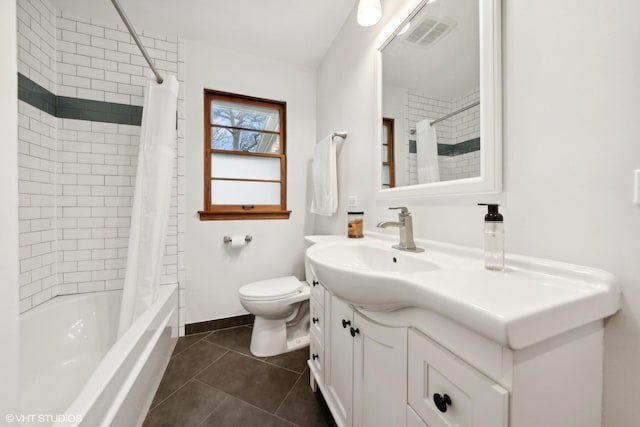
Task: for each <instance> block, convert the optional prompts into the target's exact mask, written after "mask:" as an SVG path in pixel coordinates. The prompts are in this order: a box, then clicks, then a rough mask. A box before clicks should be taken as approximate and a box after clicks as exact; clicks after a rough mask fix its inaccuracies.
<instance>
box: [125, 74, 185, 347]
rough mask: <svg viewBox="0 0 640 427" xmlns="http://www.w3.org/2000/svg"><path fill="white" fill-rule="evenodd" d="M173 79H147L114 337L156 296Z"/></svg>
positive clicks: (172, 131) (170, 155)
mask: <svg viewBox="0 0 640 427" xmlns="http://www.w3.org/2000/svg"><path fill="white" fill-rule="evenodd" d="M177 103H178V81H177V80H176V78H175V77H173V76H167V77H166V78H165V79H164V81H163V83H161V84H158V83H156V82H155V81H149V83H148V84H147V90H146V96H145V100H144V108H143V110H142V130H141V133H140V147H139V149H138V168H137V172H136V186H135V191H134V195H133V209H132V212H131V227H130V232H129V249H128V256H127V267H126V273H125V278H124V291H123V294H122V305H121V309H120V323H119V325H118V337H120V336H122V334H124V333H125V332H126V330H127V329H128V328H129V326H130V325H131V323H133V321H134V320H135V319H136V318H137V317H138V316H139V315H140V314H141V313H142V312H144V311H145V309H146V308H147V307H149V306H150V305H151V304H152V303H153V302H154V300H155V299H156V296H157V292H158V287H159V286H160V273H161V268H162V257H163V254H164V243H165V236H166V231H167V220H168V217H169V207H170V204H171V178H172V176H173V166H174V163H175V150H174V145H175V143H176V137H177V134H176V109H177Z"/></svg>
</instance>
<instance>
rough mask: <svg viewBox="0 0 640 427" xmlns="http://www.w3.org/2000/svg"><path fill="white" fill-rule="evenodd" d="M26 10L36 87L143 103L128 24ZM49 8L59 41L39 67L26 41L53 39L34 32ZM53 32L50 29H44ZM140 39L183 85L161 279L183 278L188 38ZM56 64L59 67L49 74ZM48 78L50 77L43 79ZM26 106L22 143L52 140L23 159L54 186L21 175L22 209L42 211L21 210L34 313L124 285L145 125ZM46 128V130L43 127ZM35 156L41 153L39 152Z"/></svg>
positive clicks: (26, 0) (143, 78)
mask: <svg viewBox="0 0 640 427" xmlns="http://www.w3.org/2000/svg"><path fill="white" fill-rule="evenodd" d="M18 7H19V9H21V12H20V13H19V16H18V20H19V24H18V26H19V28H18V31H19V33H20V32H21V31H22V33H23V36H22V37H20V36H19V44H20V43H22V45H21V46H20V48H21V49H19V53H18V55H19V59H20V61H19V63H20V64H21V65H20V70H19V71H20V73H22V74H24V75H25V76H27V77H29V78H32V76H36V79H38V80H36V79H33V80H34V81H35V82H36V83H38V84H40V85H41V86H43V87H45V88H47V89H49V90H51V91H52V92H54V93H55V94H56V95H58V96H65V97H70V98H79V99H89V100H94V101H104V102H112V103H118V104H127V105H136V106H142V105H143V103H144V93H143V92H144V87H145V86H146V82H147V80H148V78H150V77H151V76H152V74H151V71H150V70H149V68H148V66H147V64H146V62H145V61H144V58H143V57H142V56H141V55H140V52H139V50H138V48H137V46H135V44H134V42H133V40H132V39H131V36H130V35H129V33H128V32H127V30H126V28H124V26H122V25H117V24H110V23H104V22H99V21H96V20H94V19H91V18H86V17H82V16H76V15H70V14H66V13H65V12H64V11H63V12H57V13H56V11H55V10H54V8H53V7H51V5H50V4H49V3H48V1H47V0H18ZM44 11H46V12H47V13H48V15H47V18H46V19H45V21H46V22H52V23H53V24H52V25H48V26H47V28H48V29H49V30H50V31H52V32H53V37H50V38H49V39H47V41H48V42H51V43H52V44H53V46H51V48H50V49H48V50H47V52H48V54H49V56H48V58H49V61H48V62H44V63H43V64H36V63H35V62H34V61H33V59H32V57H34V58H37V57H36V56H35V55H34V54H31V53H30V52H31V51H30V50H28V49H27V47H29V48H30V47H31V45H30V44H27V43H26V42H27V41H28V42H29V43H32V44H33V45H34V46H39V45H41V44H43V43H45V42H43V41H42V38H41V36H40V34H39V33H38V32H37V31H35V30H31V26H34V23H40V22H41V21H42V20H43V18H42V16H41V15H42V13H43V12H44ZM35 13H38V14H39V15H34V14H35ZM34 16H35V17H34ZM27 17H28V19H27ZM21 19H22V20H23V21H22V22H23V24H22V25H21V24H20V20H21ZM25 20H26V21H28V22H24V21H25ZM27 24H29V25H27ZM27 30H29V31H27ZM45 34H49V33H47V31H46V30H45ZM141 39H142V41H143V44H144V45H145V47H147V49H148V51H149V54H150V55H151V57H152V58H153V59H154V61H155V63H156V66H157V68H158V69H159V70H160V72H161V73H162V74H165V75H168V74H172V75H176V76H177V77H178V80H179V81H180V82H181V85H180V94H179V101H178V110H179V111H178V140H177V141H176V150H177V153H178V156H177V159H176V166H175V168H174V179H173V189H172V199H171V211H170V218H169V227H168V231H167V239H166V246H165V254H164V260H163V271H162V273H163V275H162V279H161V283H162V284H170V283H178V282H179V271H182V272H183V271H184V267H183V266H184V259H183V256H182V255H181V253H182V252H183V251H184V238H183V237H184V228H183V226H184V218H183V216H184V210H183V209H179V208H178V205H179V202H184V166H183V165H184V125H185V120H186V118H185V114H184V84H183V83H184V44H183V43H182V42H181V41H179V40H178V39H177V38H176V37H172V36H166V35H162V34H156V33H150V32H146V31H143V32H142V35H141ZM47 46H48V44H47ZM34 52H36V51H35V50H34ZM27 54H29V56H27ZM21 55H22V56H21ZM43 59H44V58H43ZM32 65H33V66H32ZM35 65H39V67H35ZM46 66H48V68H47V67H46ZM27 67H29V68H27ZM49 68H52V69H53V70H54V71H53V72H52V73H49V72H47V71H46V70H48V69H49ZM43 70H44V71H43ZM41 76H48V77H49V78H51V79H50V80H48V81H46V82H45V81H43V80H42V77H41ZM43 83H46V84H43ZM20 106H21V121H20V123H21V129H24V130H23V131H22V134H23V138H22V139H24V140H25V141H26V142H25V143H29V144H32V145H38V146H40V145H42V144H47V149H48V150H49V152H48V153H46V152H44V153H43V152H42V151H37V150H36V149H30V151H29V153H31V152H34V153H35V155H37V156H40V157H36V158H37V159H39V160H37V161H34V160H27V159H23V161H25V162H27V161H28V165H29V166H31V167H35V166H38V167H40V168H41V169H43V171H42V172H41V171H40V170H38V172H37V173H36V174H35V176H36V178H38V179H41V180H45V181H46V182H44V183H39V184H45V185H46V186H44V187H43V185H39V184H34V183H32V182H31V181H27V180H26V179H32V175H34V174H33V173H31V172H30V171H32V170H33V169H29V174H27V171H26V170H24V171H23V172H22V174H21V179H22V178H25V179H22V180H21V191H20V192H21V201H23V202H24V204H25V205H24V207H25V208H27V207H28V208H34V206H33V205H34V203H40V204H42V205H43V206H39V207H38V209H39V210H38V211H36V209H30V210H24V212H23V216H21V232H23V234H24V236H23V235H22V234H21V237H22V240H23V243H24V247H25V249H21V250H22V251H23V255H24V258H23V259H22V261H23V263H24V271H23V281H22V282H21V306H22V310H23V311H24V310H28V309H29V308H31V307H33V306H35V305H37V304H38V303H41V302H43V301H46V300H47V299H48V298H51V297H53V296H55V295H61V294H73V293H82V292H93V291H102V290H111V289H119V288H122V285H123V280H124V274H125V266H126V257H127V246H128V235H129V225H130V218H131V206H132V201H133V200H132V198H133V190H134V184H135V175H136V166H137V155H138V145H139V138H140V127H139V126H135V125H125V124H117V123H104V122H99V121H88V120H75V119H66V118H58V119H56V118H54V117H53V116H50V115H48V114H46V113H43V112H41V111H39V110H38V109H36V108H34V107H31V106H30V105H28V104H26V103H24V102H22V101H20ZM45 115H46V116H48V117H44V116H45ZM23 116H24V117H23ZM43 117H44V118H43ZM43 124H44V125H46V126H48V127H47V128H45V127H44V126H43ZM34 132H41V133H47V134H48V135H47V137H46V138H43V137H42V134H38V135H40V137H36V136H34V135H33V133H34ZM52 132H53V136H52ZM34 141H37V142H39V144H36V143H35V142H34ZM21 144H22V145H24V143H21ZM29 148H30V147H26V148H25V150H27V149H29ZM45 155H46V156H45ZM29 156H31V157H34V155H31V154H29ZM43 157H47V158H46V159H45V158H43ZM44 160H46V161H47V162H49V163H45V162H44ZM25 169H27V168H26V167H25ZM45 172H47V173H48V174H46V173H45ZM43 173H44V176H43ZM45 178H46V179H45ZM23 181H24V182H23ZM43 188H44V190H43ZM23 190H24V191H23ZM27 190H28V191H30V193H26V191H27ZM45 190H46V191H45ZM45 192H46V194H42V196H44V195H46V196H48V198H42V197H40V198H34V197H33V195H36V196H41V194H40V193H45ZM27 194H29V196H28V197H27ZM179 194H180V197H179ZM26 203H29V204H30V205H29V206H27V205H26ZM48 205H51V206H48ZM21 206H22V205H21ZM47 208H50V209H49V210H47ZM45 214H50V215H51V216H52V218H51V219H50V221H49V222H36V223H32V222H31V221H40V220H42V219H44V218H42V217H43V216H44V215H45ZM180 223H182V228H181V227H180ZM47 225H49V228H46V229H44V230H43V231H39V232H40V234H41V236H40V237H41V238H40V239H36V238H35V236H33V235H32V234H27V233H34V228H35V229H38V230H39V228H38V227H45V226H47ZM47 231H52V232H51V233H46V232H47ZM51 236H53V237H51ZM45 237H46V238H51V239H52V240H51V241H50V242H49V243H50V246H48V247H49V248H50V249H49V250H50V251H51V252H46V253H44V255H46V254H48V253H53V254H54V255H53V256H50V257H48V258H46V261H51V260H53V261H52V264H51V266H50V269H51V271H52V274H51V276H52V278H51V279H46V277H45V278H43V277H42V275H43V274H44V273H45V271H41V270H40V269H41V268H42V267H43V266H44V263H43V262H44V261H45V260H32V258H33V257H34V256H39V257H44V255H43V254H41V251H43V250H45V249H46V248H47V247H44V246H43V247H41V246H37V247H36V248H33V245H41V244H42V243H44V240H43V238H45ZM26 247H28V249H26ZM34 249H35V252H34ZM34 253H36V254H39V255H34ZM56 260H57V262H56ZM27 273H28V274H27ZM181 276H182V277H183V276H184V273H182V274H181ZM47 277H48V276H47ZM45 279H46V286H48V287H47V288H44V286H45V282H40V283H39V284H38V282H37V281H38V280H41V281H42V280H45ZM23 288H24V291H23ZM180 288H181V292H180V298H179V300H180V308H181V310H180V312H181V316H180V325H181V328H182V329H183V328H184V294H185V292H184V283H182V284H180ZM45 289H46V290H45ZM34 292H36V293H34ZM40 294H42V296H40Z"/></svg>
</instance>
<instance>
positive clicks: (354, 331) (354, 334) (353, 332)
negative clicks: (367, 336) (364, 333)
mask: <svg viewBox="0 0 640 427" xmlns="http://www.w3.org/2000/svg"><path fill="white" fill-rule="evenodd" d="M349 332H351V336H352V337H354V338H355V337H356V335H358V334H359V333H360V329H359V328H355V329H353V328H350V329H349Z"/></svg>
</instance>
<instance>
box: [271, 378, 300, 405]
mask: <svg viewBox="0 0 640 427" xmlns="http://www.w3.org/2000/svg"><path fill="white" fill-rule="evenodd" d="M302 375H304V371H302V373H301V374H300V375H298V379H297V380H296V381H295V382H294V383H293V385H292V386H291V389H290V390H289V392H288V393H287V394H286V396H285V397H284V399H282V402H280V404H279V405H278V407H277V408H276V410H275V411H274V412H273V413H274V415H275V414H276V413H277V412H278V411H279V410H280V408H282V405H284V402H285V401H286V400H287V398H288V397H289V396H290V395H291V392H292V391H293V389H294V388H296V385H297V384H298V382H299V381H300V378H302Z"/></svg>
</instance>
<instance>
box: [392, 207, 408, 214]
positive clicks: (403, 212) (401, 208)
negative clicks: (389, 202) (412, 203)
mask: <svg viewBox="0 0 640 427" xmlns="http://www.w3.org/2000/svg"><path fill="white" fill-rule="evenodd" d="M391 209H400V215H407V214H408V213H409V209H407V208H405V207H404V206H398V207H394V208H389V210H391Z"/></svg>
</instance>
